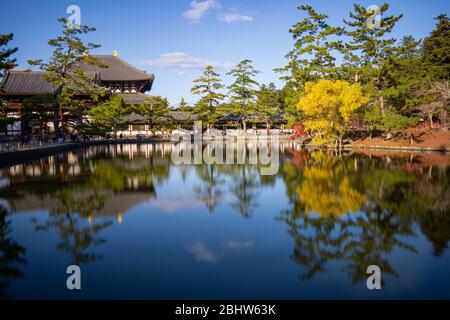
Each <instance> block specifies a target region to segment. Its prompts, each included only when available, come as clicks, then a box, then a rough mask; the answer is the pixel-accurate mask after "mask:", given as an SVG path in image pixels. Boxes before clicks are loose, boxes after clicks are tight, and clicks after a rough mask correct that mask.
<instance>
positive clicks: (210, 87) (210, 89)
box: [191, 66, 225, 128]
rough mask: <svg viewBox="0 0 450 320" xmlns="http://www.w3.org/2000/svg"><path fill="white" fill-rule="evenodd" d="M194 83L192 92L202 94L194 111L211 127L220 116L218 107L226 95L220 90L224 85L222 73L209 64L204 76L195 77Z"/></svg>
mask: <svg viewBox="0 0 450 320" xmlns="http://www.w3.org/2000/svg"><path fill="white" fill-rule="evenodd" d="M194 83H195V85H194V86H193V87H192V89H191V92H192V93H193V94H195V95H199V96H200V100H198V102H197V103H196V104H195V106H194V113H195V114H197V115H198V117H199V119H200V120H201V121H202V122H204V123H206V124H207V127H208V128H210V127H211V125H212V124H214V123H215V122H216V120H217V118H218V117H219V116H220V112H219V110H218V108H217V107H218V105H219V104H220V102H221V101H222V100H223V99H224V97H225V95H224V94H222V93H220V92H219V90H221V89H223V88H224V86H223V85H222V84H221V80H220V75H219V74H218V73H217V72H215V71H214V68H213V67H212V66H207V67H206V69H205V70H204V71H203V74H202V76H201V77H199V78H198V79H195V80H194Z"/></svg>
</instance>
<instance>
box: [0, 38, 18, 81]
mask: <svg viewBox="0 0 450 320" xmlns="http://www.w3.org/2000/svg"><path fill="white" fill-rule="evenodd" d="M13 38H14V34H12V33H7V34H0V80H1V79H3V77H4V76H5V74H6V72H8V70H11V69H13V68H15V67H17V64H16V61H17V59H16V58H11V56H12V55H13V54H14V53H16V52H17V50H18V48H17V47H15V48H9V49H7V48H3V47H4V46H6V45H7V44H8V42H10V41H11V40H12V39H13Z"/></svg>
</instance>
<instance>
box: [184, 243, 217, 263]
mask: <svg viewBox="0 0 450 320" xmlns="http://www.w3.org/2000/svg"><path fill="white" fill-rule="evenodd" d="M188 251H189V252H190V253H192V255H193V256H194V258H195V261H196V262H205V263H216V262H217V261H218V260H219V257H218V256H217V255H216V254H214V253H213V252H212V251H211V250H210V249H208V248H207V247H206V246H205V245H204V244H203V243H202V242H196V243H194V244H193V245H191V246H190V247H189V248H188Z"/></svg>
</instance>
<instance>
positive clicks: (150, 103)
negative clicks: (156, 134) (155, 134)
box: [133, 96, 173, 130]
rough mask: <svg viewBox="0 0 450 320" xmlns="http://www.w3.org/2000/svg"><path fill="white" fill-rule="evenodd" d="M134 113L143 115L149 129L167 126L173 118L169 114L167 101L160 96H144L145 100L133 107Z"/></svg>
mask: <svg viewBox="0 0 450 320" xmlns="http://www.w3.org/2000/svg"><path fill="white" fill-rule="evenodd" d="M133 108H134V110H135V111H136V113H138V114H140V115H141V116H143V117H145V121H146V122H147V123H148V124H149V125H150V130H157V129H160V128H162V127H166V128H167V127H168V126H169V125H170V122H171V121H172V120H173V119H172V117H171V116H170V108H169V102H168V101H167V99H166V98H163V97H161V96H152V97H146V98H145V101H144V102H143V103H141V104H139V105H136V106H134V107H133Z"/></svg>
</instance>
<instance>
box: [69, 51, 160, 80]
mask: <svg viewBox="0 0 450 320" xmlns="http://www.w3.org/2000/svg"><path fill="white" fill-rule="evenodd" d="M92 57H93V58H95V59H96V60H98V61H99V62H100V63H101V64H103V65H104V66H106V68H102V67H101V66H97V65H90V64H79V65H77V66H76V67H75V68H76V69H80V70H83V71H85V72H88V73H97V75H98V78H99V79H100V80H102V81H114V80H118V81H130V80H135V81H139V80H153V79H154V78H155V77H154V75H153V74H150V73H147V72H145V71H143V70H140V69H138V68H136V67H133V66H132V65H130V64H129V63H127V62H125V61H123V60H122V59H120V58H119V57H115V56H112V55H92Z"/></svg>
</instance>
